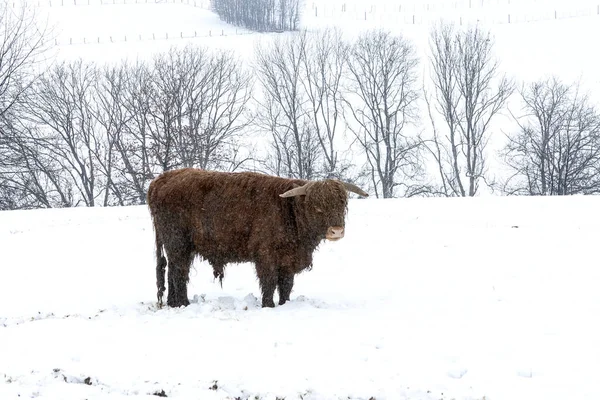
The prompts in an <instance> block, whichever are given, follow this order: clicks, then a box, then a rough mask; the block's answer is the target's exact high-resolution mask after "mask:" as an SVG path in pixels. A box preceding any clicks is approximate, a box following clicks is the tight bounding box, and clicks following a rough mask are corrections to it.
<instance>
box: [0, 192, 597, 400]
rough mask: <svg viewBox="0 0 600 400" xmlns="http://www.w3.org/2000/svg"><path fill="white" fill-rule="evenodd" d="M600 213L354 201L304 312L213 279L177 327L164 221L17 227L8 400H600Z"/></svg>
mask: <svg viewBox="0 0 600 400" xmlns="http://www.w3.org/2000/svg"><path fill="white" fill-rule="evenodd" d="M598 210H600V197H591V196H590V197H583V196H582V197H564V198H517V197H511V198H506V197H487V198H475V199H396V200H375V199H367V200H351V202H350V206H349V215H348V217H347V236H346V237H345V238H344V239H343V240H341V241H339V242H336V243H323V244H322V245H321V246H320V247H319V249H318V251H317V253H316V254H315V262H314V268H313V270H312V271H308V272H305V273H303V274H301V275H299V276H298V277H297V280H296V285H295V287H294V291H293V292H292V296H291V297H292V299H291V302H289V303H287V304H285V305H284V306H279V307H276V308H274V309H261V308H260V307H259V302H258V301H257V299H256V298H257V297H259V289H258V284H257V281H256V278H255V276H254V272H253V267H252V265H251V264H240V265H230V266H229V267H228V269H227V270H226V278H225V280H224V282H223V283H224V285H223V288H221V287H220V286H219V284H218V283H217V282H214V281H213V278H212V271H211V269H210V267H209V266H208V265H207V264H205V263H203V262H199V261H197V262H196V263H195V266H194V270H193V272H192V277H191V282H190V289H189V295H190V300H192V304H191V305H190V306H189V307H187V308H184V309H161V310H157V309H156V305H155V292H156V289H155V281H154V279H155V272H154V271H155V260H154V249H153V246H154V243H153V234H152V228H151V224H150V220H149V215H148V212H147V209H146V208H145V207H143V206H141V207H125V208H94V209H85V208H78V209H55V210H34V211H11V212H6V211H5V212H0V243H1V256H0V257H1V258H0V260H1V261H0V277H1V278H0V281H1V282H2V285H1V286H2V289H1V290H0V399H3V400H4V399H17V398H30V397H38V398H42V399H67V400H70V399H84V398H85V399H121V398H123V399H124V398H148V399H149V398H155V397H154V396H152V395H153V394H155V393H156V394H163V392H164V395H166V396H168V397H169V398H179V399H237V398H240V399H272V400H275V399H276V398H279V399H282V398H285V399H287V400H292V399H304V400H308V399H310V400H316V399H364V400H367V399H370V398H374V399H377V400H383V399H390V400H392V399H394V400H395V399H411V400H439V399H445V400H450V399H456V400H459V399H460V400H466V399H479V400H481V399H484V398H485V399H486V400H520V399H523V400H533V399H544V400H554V399H556V400H564V399H577V400H584V399H598V398H600V385H599V384H598V376H599V374H600V325H599V324H598V315H600V291H598V284H599V283H600V269H599V268H598V260H597V259H598V257H597V245H598V237H599V232H600V213H599V212H598Z"/></svg>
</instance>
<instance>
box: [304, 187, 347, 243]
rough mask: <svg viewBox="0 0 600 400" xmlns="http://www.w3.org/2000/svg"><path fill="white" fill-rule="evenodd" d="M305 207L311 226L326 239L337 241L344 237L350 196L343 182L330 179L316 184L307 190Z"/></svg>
mask: <svg viewBox="0 0 600 400" xmlns="http://www.w3.org/2000/svg"><path fill="white" fill-rule="evenodd" d="M304 207H305V209H306V217H307V219H308V223H309V225H310V226H311V227H313V228H314V229H315V231H316V232H319V233H320V234H321V235H322V236H323V237H324V238H325V239H328V240H334V241H335V240H339V239H341V238H343V237H344V226H345V221H344V219H345V216H346V210H347V208H348V194H347V193H346V189H345V188H344V185H343V184H342V183H341V182H338V181H334V180H329V179H328V180H325V181H319V182H314V184H313V185H311V186H310V187H308V188H307V189H306V197H305V199H304Z"/></svg>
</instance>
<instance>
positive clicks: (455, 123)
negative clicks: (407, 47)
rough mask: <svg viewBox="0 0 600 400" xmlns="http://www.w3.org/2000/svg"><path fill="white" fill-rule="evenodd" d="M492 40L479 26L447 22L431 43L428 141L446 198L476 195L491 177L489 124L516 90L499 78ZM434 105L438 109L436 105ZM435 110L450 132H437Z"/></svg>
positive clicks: (438, 28)
mask: <svg viewBox="0 0 600 400" xmlns="http://www.w3.org/2000/svg"><path fill="white" fill-rule="evenodd" d="M492 49H493V42H492V40H491V37H490V34H489V33H484V32H482V30H481V29H480V28H479V27H475V28H468V29H466V30H465V31H458V30H456V29H455V28H454V27H453V26H452V25H444V24H442V25H441V26H440V27H436V28H434V29H433V30H432V33H431V40H430V51H431V57H430V63H431V79H432V82H433V86H434V98H433V100H432V99H431V98H430V97H429V96H428V94H427V92H425V97H426V101H427V105H428V110H429V116H430V119H431V121H432V126H433V138H431V139H430V140H428V141H426V144H427V148H428V149H429V151H430V153H431V154H432V155H433V156H434V158H435V160H436V162H437V165H438V172H439V176H440V179H441V182H442V184H441V190H442V191H443V192H444V193H445V194H446V195H447V196H474V195H475V194H476V193H477V191H478V189H479V184H480V181H481V180H483V181H485V180H486V177H487V159H486V157H487V155H486V146H487V144H488V141H489V136H490V123H491V121H492V119H493V118H494V116H496V115H497V114H498V112H500V111H501V109H502V108H503V107H504V106H505V104H506V101H507V99H508V98H509V97H510V95H511V94H512V92H513V90H514V85H513V83H512V81H510V80H509V79H507V78H506V77H505V76H499V64H498V62H496V61H494V60H493V57H492ZM432 103H433V105H432ZM434 111H436V112H437V113H438V114H439V115H440V116H441V117H442V118H443V121H444V125H445V127H446V128H447V129H444V131H442V130H441V129H438V127H437V125H436V123H435V117H434Z"/></svg>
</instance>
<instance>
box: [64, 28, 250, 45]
mask: <svg viewBox="0 0 600 400" xmlns="http://www.w3.org/2000/svg"><path fill="white" fill-rule="evenodd" d="M252 34H255V32H252V31H243V30H237V29H235V30H230V31H227V30H225V29H218V30H210V29H209V30H207V31H194V32H189V31H188V32H183V31H180V32H162V33H144V34H142V33H140V34H133V35H125V34H119V35H103V36H93V37H91V36H80V37H69V38H55V39H54V44H55V45H56V46H62V45H81V44H86V45H87V44H89V45H92V44H108V43H127V42H149V41H164V40H177V39H195V38H209V37H225V36H242V35H252Z"/></svg>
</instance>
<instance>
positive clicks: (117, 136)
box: [92, 64, 145, 206]
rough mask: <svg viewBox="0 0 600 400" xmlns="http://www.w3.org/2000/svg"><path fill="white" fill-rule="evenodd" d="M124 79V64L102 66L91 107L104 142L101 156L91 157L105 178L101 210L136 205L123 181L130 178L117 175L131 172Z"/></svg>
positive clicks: (134, 195) (136, 196) (133, 194)
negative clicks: (129, 170)
mask: <svg viewBox="0 0 600 400" xmlns="http://www.w3.org/2000/svg"><path fill="white" fill-rule="evenodd" d="M127 79H128V76H127V70H126V64H123V65H121V66H119V67H116V66H110V67H109V66H105V67H104V68H103V69H102V70H101V71H99V72H98V82H97V85H96V102H94V104H92V107H93V112H94V118H95V119H96V121H97V122H98V124H97V128H98V129H97V130H96V135H101V136H102V137H104V138H105V139H106V140H105V141H104V142H103V143H102V145H101V148H100V150H101V151H102V152H103V154H99V153H96V154H95V156H96V159H97V160H98V165H99V167H100V169H101V171H102V173H103V175H104V177H105V183H106V189H105V190H104V200H103V203H104V205H105V206H106V205H110V204H118V205H126V204H136V203H138V202H139V201H138V200H139V192H138V191H137V190H135V187H134V188H131V186H129V185H128V184H127V180H126V179H124V178H125V177H130V176H129V175H127V174H123V173H121V174H119V172H120V171H121V172H124V171H127V168H128V167H129V168H131V160H130V155H129V154H128V153H127V152H126V151H125V144H124V143H125V141H126V140H127V138H125V136H126V135H127V134H128V132H129V130H128V129H127V125H128V124H129V121H131V120H132V119H133V115H132V114H131V112H130V111H129V110H128V109H127V107H126V106H125V99H126V96H127V87H128V82H127ZM137 176H138V174H137V173H136V174H134V179H135V178H137ZM132 189H133V190H132ZM144 197H145V196H144ZM113 198H114V200H113Z"/></svg>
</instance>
